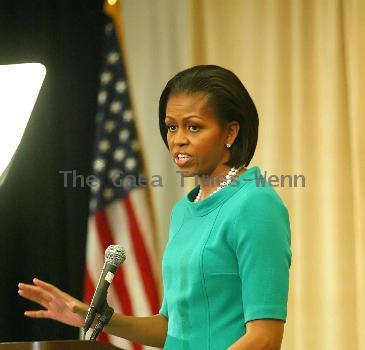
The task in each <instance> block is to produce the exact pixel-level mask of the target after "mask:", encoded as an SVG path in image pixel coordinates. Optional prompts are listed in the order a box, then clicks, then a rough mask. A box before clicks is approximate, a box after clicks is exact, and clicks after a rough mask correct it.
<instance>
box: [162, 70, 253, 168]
mask: <svg viewBox="0 0 365 350" xmlns="http://www.w3.org/2000/svg"><path fill="white" fill-rule="evenodd" d="M178 93H186V94H194V93H205V94H207V96H208V97H209V100H208V103H209V104H210V107H212V108H213V110H214V112H215V115H216V117H217V118H218V120H219V122H220V123H221V124H222V125H226V124H227V123H228V122H231V121H237V122H238V123H239V124H240V129H239V132H238V135H237V137H236V139H235V141H234V142H233V145H232V147H231V157H230V160H229V161H228V162H227V163H226V165H228V166H236V167H238V166H241V165H244V166H247V165H249V163H250V161H251V159H252V157H253V155H254V153H255V149H256V145H257V138H258V126H259V118H258V114H257V110H256V107H255V104H254V102H253V101H252V99H251V97H250V95H249V93H248V92H247V90H246V88H245V87H244V86H243V84H242V82H241V81H240V80H239V79H238V77H237V76H236V75H235V74H234V73H233V72H231V71H230V70H228V69H225V68H222V67H219V66H216V65H199V66H194V67H191V68H188V69H185V70H183V71H181V72H179V73H178V74H176V75H175V76H174V77H173V78H171V79H170V80H169V81H168V82H167V84H166V86H165V88H164V89H163V91H162V93H161V97H160V101H159V125H160V133H161V136H162V139H163V140H164V142H165V145H166V146H167V147H168V143H167V131H168V130H167V127H166V125H165V118H166V106H167V103H168V100H169V98H170V96H172V95H174V94H178Z"/></svg>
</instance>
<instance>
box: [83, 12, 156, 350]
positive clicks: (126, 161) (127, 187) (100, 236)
mask: <svg viewBox="0 0 365 350" xmlns="http://www.w3.org/2000/svg"><path fill="white" fill-rule="evenodd" d="M93 173H94V181H93V184H92V186H91V197H90V216H89V223H88V236H87V249H86V273H85V301H86V302H88V303H90V302H91V299H92V296H93V293H94V289H95V286H96V284H97V281H98V278H99V274H100V272H101V269H102V266H103V264H104V251H105V249H106V248H107V247H108V246H109V245H111V244H120V245H121V246H123V247H124V248H125V250H126V255H127V259H126V261H125V263H124V264H123V265H122V267H121V268H120V269H119V271H118V272H117V274H116V276H115V278H114V280H113V283H112V285H111V286H110V288H109V292H108V303H109V305H110V306H112V307H113V308H114V310H115V311H116V312H122V313H123V314H125V315H136V316H148V315H152V314H156V313H158V309H159V305H160V300H159V295H158V289H157V278H156V277H157V273H156V271H157V269H155V268H154V265H155V264H154V260H153V256H154V255H156V254H154V253H156V252H155V249H154V247H155V241H154V237H155V236H154V232H153V226H154V225H153V222H152V216H151V210H150V209H151V207H150V205H149V202H150V201H149V197H148V193H147V190H146V187H145V185H144V184H139V179H140V178H141V175H142V174H143V164H142V160H141V153H140V148H139V143H138V140H137V133H136V126H135V123H134V118H133V113H132V111H131V103H130V99H129V95H128V86H127V81H126V74H125V69H124V67H123V61H122V56H121V54H120V50H119V47H118V42H117V38H116V34H115V30H114V24H113V21H112V20H111V19H110V18H109V17H108V19H107V22H106V26H105V35H104V48H103V64H102V69H101V74H100V88H99V94H98V112H97V115H96V137H95V147H94V161H93ZM157 256H158V255H157ZM99 339H100V340H103V341H108V342H110V343H112V344H114V345H116V346H119V347H122V348H124V349H147V348H148V347H143V346H141V345H139V344H131V343H130V342H128V341H126V340H124V339H121V338H117V337H114V336H111V335H107V334H105V333H102V334H101V336H100V337H99Z"/></svg>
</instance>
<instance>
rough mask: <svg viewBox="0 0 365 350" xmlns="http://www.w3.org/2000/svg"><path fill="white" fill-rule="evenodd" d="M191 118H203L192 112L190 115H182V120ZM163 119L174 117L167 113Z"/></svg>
mask: <svg viewBox="0 0 365 350" xmlns="http://www.w3.org/2000/svg"><path fill="white" fill-rule="evenodd" d="M191 118H198V119H204V118H203V117H201V116H199V115H196V114H192V115H188V116H186V117H183V118H182V120H188V119H191ZM165 119H174V120H175V118H174V117H173V116H170V115H167V116H166V118H165Z"/></svg>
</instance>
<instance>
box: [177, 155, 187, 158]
mask: <svg viewBox="0 0 365 350" xmlns="http://www.w3.org/2000/svg"><path fill="white" fill-rule="evenodd" d="M177 157H178V158H179V159H186V158H188V156H186V155H185V154H178V155H177Z"/></svg>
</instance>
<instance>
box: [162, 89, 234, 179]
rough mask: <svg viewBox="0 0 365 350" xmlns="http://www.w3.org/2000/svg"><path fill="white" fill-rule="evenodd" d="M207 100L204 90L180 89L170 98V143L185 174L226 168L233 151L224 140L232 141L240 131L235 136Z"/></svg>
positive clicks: (215, 173)
mask: <svg viewBox="0 0 365 350" xmlns="http://www.w3.org/2000/svg"><path fill="white" fill-rule="evenodd" d="M208 101H209V97H208V96H207V95H206V94H204V93H193V94H185V93H178V94H174V95H172V96H170V97H169V100H168V102H167V106H166V119H165V124H166V127H167V129H168V131H167V142H168V147H169V150H170V153H171V154H172V156H173V158H174V160H175V163H176V164H177V165H178V167H179V168H180V169H179V170H180V171H181V174H182V175H183V176H195V175H197V176H201V175H210V176H221V175H223V174H225V173H226V172H227V169H228V167H227V166H226V165H223V163H225V162H227V161H228V160H229V157H230V151H229V150H228V149H227V148H225V144H227V143H233V141H234V138H235V136H236V135H237V133H236V135H235V136H234V137H233V139H232V130H231V131H230V130H229V128H225V127H223V126H222V125H221V124H220V123H219V121H218V119H217V117H216V116H215V112H214V110H213V109H212V108H211V107H210V105H209V103H208ZM233 123H236V124H238V123H237V122H233ZM238 128H239V126H238ZM237 132H238V129H237Z"/></svg>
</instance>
